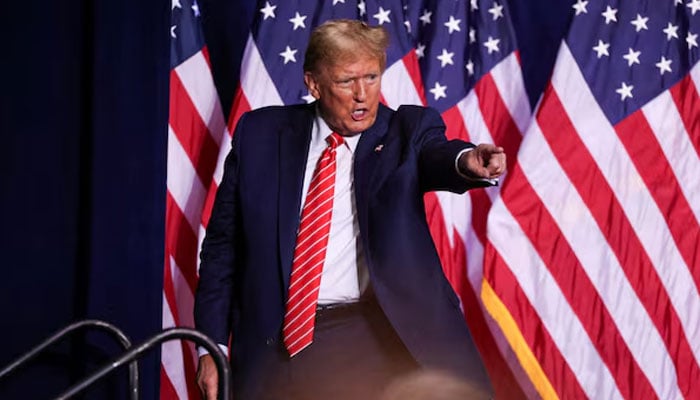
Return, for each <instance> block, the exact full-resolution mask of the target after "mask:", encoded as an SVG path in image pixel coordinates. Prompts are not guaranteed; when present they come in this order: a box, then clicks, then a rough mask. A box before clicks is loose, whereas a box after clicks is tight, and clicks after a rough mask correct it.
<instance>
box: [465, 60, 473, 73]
mask: <svg viewBox="0 0 700 400" xmlns="http://www.w3.org/2000/svg"><path fill="white" fill-rule="evenodd" d="M464 68H465V69H466V70H467V72H468V73H469V76H472V75H474V62H473V61H472V60H471V59H470V60H469V61H468V62H467V65H465V66H464Z"/></svg>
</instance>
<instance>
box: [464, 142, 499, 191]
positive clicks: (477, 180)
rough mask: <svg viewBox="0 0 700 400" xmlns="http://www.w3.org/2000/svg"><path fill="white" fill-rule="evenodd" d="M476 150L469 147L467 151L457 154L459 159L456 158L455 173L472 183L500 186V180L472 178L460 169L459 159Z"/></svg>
mask: <svg viewBox="0 0 700 400" xmlns="http://www.w3.org/2000/svg"><path fill="white" fill-rule="evenodd" d="M474 149H475V147H468V148H466V149H464V150H462V151H460V152H459V153H457V157H456V158H455V171H457V173H458V174H459V176H461V177H462V178H464V179H466V180H468V181H472V182H488V183H490V184H491V185H492V186H498V178H493V179H490V178H475V177H472V176H469V175H467V174H465V173H463V172H462V171H461V170H460V169H459V158H460V157H462V154H465V153H468V152H470V151H472V150H474Z"/></svg>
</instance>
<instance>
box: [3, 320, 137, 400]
mask: <svg viewBox="0 0 700 400" xmlns="http://www.w3.org/2000/svg"><path fill="white" fill-rule="evenodd" d="M81 328H100V329H102V330H105V331H107V332H109V333H111V334H112V335H114V336H115V337H116V338H117V339H118V341H119V343H120V344H121V345H122V347H123V348H124V350H128V349H129V348H130V347H131V341H130V340H129V338H128V337H127V336H126V335H125V334H124V332H122V331H121V330H120V329H119V328H117V327H116V326H114V325H112V324H110V323H108V322H105V321H100V320H97V319H86V320H83V321H78V322H74V323H72V324H70V325H68V326H66V327H65V328H63V329H61V330H59V331H57V332H56V333H54V334H53V335H51V336H50V337H49V338H47V339H46V340H44V341H43V342H41V343H40V344H38V345H37V346H35V347H34V348H33V349H31V350H30V351H28V352H27V353H25V354H24V355H22V356H20V357H19V358H17V359H16V360H14V361H13V362H11V363H10V364H9V365H8V366H6V367H5V368H3V369H2V371H0V379H2V378H4V377H6V376H7V375H9V374H10V373H11V372H13V371H14V370H16V369H17V368H19V367H20V366H21V365H22V364H24V363H26V362H28V361H29V360H31V359H33V358H34V357H36V356H37V355H38V354H39V353H41V352H42V351H44V350H45V349H46V348H47V347H49V346H50V345H52V344H54V343H55V342H56V341H58V340H59V339H61V338H63V337H64V336H66V335H68V334H69V333H72V332H74V331H76V330H78V329H81ZM129 385H130V394H131V396H130V397H131V400H138V398H139V367H138V363H137V361H134V362H132V363H131V364H129Z"/></svg>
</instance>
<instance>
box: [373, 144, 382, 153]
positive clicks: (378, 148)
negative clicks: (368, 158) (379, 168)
mask: <svg viewBox="0 0 700 400" xmlns="http://www.w3.org/2000/svg"><path fill="white" fill-rule="evenodd" d="M383 148H384V145H383V144H379V145H377V147H375V148H374V151H375V152H376V153H379V152H380V151H382V149H383Z"/></svg>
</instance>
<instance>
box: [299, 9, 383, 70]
mask: <svg viewBox="0 0 700 400" xmlns="http://www.w3.org/2000/svg"><path fill="white" fill-rule="evenodd" d="M387 47H389V34H388V33H387V31H386V30H385V29H384V28H382V27H380V26H374V27H372V26H369V25H367V23H365V22H362V21H358V20H353V19H336V20H330V21H326V22H324V23H323V24H321V25H319V26H318V27H317V28H316V29H314V31H313V32H312V33H311V38H310V39H309V46H308V48H307V49H306V55H305V56H304V71H305V72H317V69H318V67H319V65H321V64H335V63H338V62H344V61H348V60H354V59H355V58H356V57H357V55H358V53H359V54H365V55H369V56H370V57H373V58H376V59H378V60H379V65H380V67H381V70H382V71H384V67H385V66H386V49H387Z"/></svg>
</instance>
